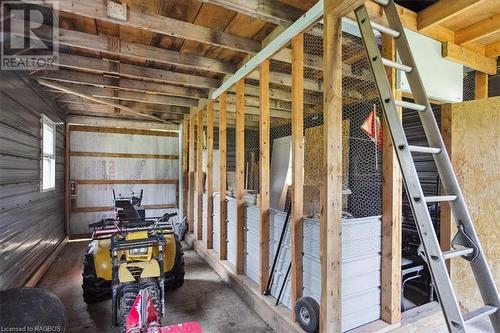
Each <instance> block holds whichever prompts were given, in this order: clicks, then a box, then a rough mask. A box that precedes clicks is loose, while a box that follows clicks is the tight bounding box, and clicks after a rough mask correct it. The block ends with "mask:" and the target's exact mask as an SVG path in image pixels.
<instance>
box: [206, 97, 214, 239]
mask: <svg viewBox="0 0 500 333" xmlns="http://www.w3.org/2000/svg"><path fill="white" fill-rule="evenodd" d="M213 166H214V104H213V101H209V102H208V105H207V249H213V247H214V244H213V239H214V235H213V230H214V219H213V204H214V200H213V189H214V185H213V174H214V171H213Z"/></svg>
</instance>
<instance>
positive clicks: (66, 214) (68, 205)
mask: <svg viewBox="0 0 500 333" xmlns="http://www.w3.org/2000/svg"><path fill="white" fill-rule="evenodd" d="M70 135H71V132H70V129H69V124H66V127H65V129H64V225H65V232H66V236H69V234H70V223H69V219H70V216H71V199H70V192H71V188H70V153H71V148H70V145H69V144H70Z"/></svg>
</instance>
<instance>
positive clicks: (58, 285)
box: [39, 241, 272, 333]
mask: <svg viewBox="0 0 500 333" xmlns="http://www.w3.org/2000/svg"><path fill="white" fill-rule="evenodd" d="M87 243H88V242H86V241H83V242H72V243H69V244H68V245H67V246H66V248H65V249H64V250H63V251H62V252H61V254H60V255H59V256H58V258H57V259H56V261H55V262H54V263H53V264H52V266H51V267H50V269H49V271H48V272H47V274H46V275H45V276H44V277H43V279H42V280H41V281H40V284H39V287H42V288H47V289H49V290H50V291H52V292H53V293H55V294H56V295H57V296H58V297H59V298H60V299H61V301H62V302H63V303H64V306H65V307H66V318H67V323H66V332H72V333H73V332H99V333H108V332H118V328H112V327H111V324H110V323H111V301H105V302H102V303H97V304H92V305H87V304H85V302H84V301H83V297H82V288H81V285H82V262H83V257H84V253H85V249H86V247H87ZM185 258H186V280H185V283H184V286H183V287H182V288H180V289H178V290H176V291H173V292H170V293H168V294H167V299H166V303H167V311H166V312H167V318H166V322H165V324H173V323H180V322H185V321H190V320H196V321H198V322H199V323H200V325H201V326H202V328H203V332H204V333H225V332H228V333H230V332H241V333H243V332H249V333H250V332H251V333H260V332H272V329H271V328H270V327H269V326H268V325H267V324H266V323H265V322H264V321H262V319H260V317H259V316H258V315H257V314H256V313H255V312H253V310H251V309H250V308H249V307H248V306H247V305H246V304H245V303H244V302H243V301H242V300H241V299H240V298H239V297H238V295H237V294H236V293H235V292H234V291H233V290H231V289H230V288H229V287H228V286H227V285H226V284H225V283H224V282H223V281H222V280H221V279H220V278H219V276H218V275H217V274H216V273H215V272H214V271H213V270H212V269H211V268H210V266H208V264H207V263H206V262H205V261H203V259H201V258H200V257H199V256H198V255H197V254H196V253H195V252H194V251H193V250H191V249H189V248H185Z"/></svg>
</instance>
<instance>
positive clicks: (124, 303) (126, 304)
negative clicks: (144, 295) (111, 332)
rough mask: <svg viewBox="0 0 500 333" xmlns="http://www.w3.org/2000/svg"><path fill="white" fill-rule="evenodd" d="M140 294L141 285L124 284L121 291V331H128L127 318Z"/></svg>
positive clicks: (122, 332) (124, 332) (121, 332)
mask: <svg viewBox="0 0 500 333" xmlns="http://www.w3.org/2000/svg"><path fill="white" fill-rule="evenodd" d="M138 294H139V286H138V285H136V284H130V285H126V286H123V287H122V289H121V291H120V309H119V311H120V320H119V325H120V333H126V332H127V318H128V314H129V312H130V310H131V309H132V307H133V306H134V302H135V299H136V297H137V295H138Z"/></svg>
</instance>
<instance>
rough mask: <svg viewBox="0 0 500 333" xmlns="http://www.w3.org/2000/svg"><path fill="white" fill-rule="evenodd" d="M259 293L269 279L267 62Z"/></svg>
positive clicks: (265, 70)
mask: <svg viewBox="0 0 500 333" xmlns="http://www.w3.org/2000/svg"><path fill="white" fill-rule="evenodd" d="M259 84H260V85H259V88H260V112H261V114H260V119H259V133H260V140H259V150H260V177H259V181H260V186H259V188H260V191H259V192H260V229H259V231H260V233H259V244H260V252H259V255H260V271H259V273H260V280H259V286H260V292H261V293H264V292H265V290H266V286H267V281H268V279H269V175H270V172H269V168H270V166H271V160H270V156H269V155H270V152H269V150H270V142H269V140H270V124H269V120H270V119H269V60H264V62H263V63H262V64H261V65H260V83H259Z"/></svg>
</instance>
